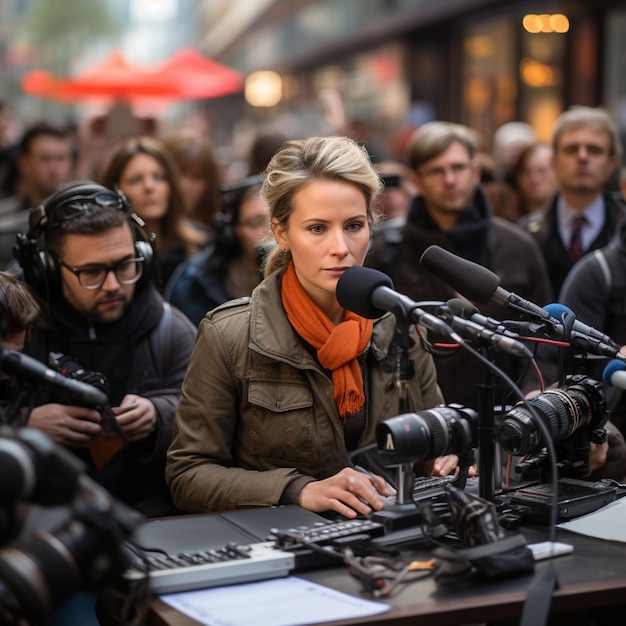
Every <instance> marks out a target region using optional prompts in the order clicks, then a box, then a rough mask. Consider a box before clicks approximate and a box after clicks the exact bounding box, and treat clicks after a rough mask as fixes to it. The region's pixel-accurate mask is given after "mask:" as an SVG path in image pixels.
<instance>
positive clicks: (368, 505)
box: [299, 467, 393, 519]
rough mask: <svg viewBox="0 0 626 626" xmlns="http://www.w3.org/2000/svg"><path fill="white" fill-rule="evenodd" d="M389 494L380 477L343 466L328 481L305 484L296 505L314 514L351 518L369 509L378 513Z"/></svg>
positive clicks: (389, 491) (384, 482)
mask: <svg viewBox="0 0 626 626" xmlns="http://www.w3.org/2000/svg"><path fill="white" fill-rule="evenodd" d="M392 493H393V492H392V491H391V490H390V489H389V487H388V486H387V482H386V481H385V480H384V478H381V477H380V476H375V475H373V474H365V473H363V472H358V471H357V470H355V469H352V468H351V467H346V468H344V469H342V470H341V471H340V472H339V473H338V474H335V475H334V476H331V477H330V478H326V479H325V480H316V481H314V482H312V483H309V484H308V485H306V487H304V489H303V490H302V492H301V493H300V502H299V504H300V506H301V507H302V508H305V509H308V510H309V511H313V512H315V513H321V512H323V511H337V513H340V514H341V515H343V516H344V517H348V518H351V519H352V518H355V517H356V516H357V515H366V514H367V513H370V512H371V511H372V509H373V510H376V511H380V509H382V508H383V506H384V504H385V497H386V496H390V495H392Z"/></svg>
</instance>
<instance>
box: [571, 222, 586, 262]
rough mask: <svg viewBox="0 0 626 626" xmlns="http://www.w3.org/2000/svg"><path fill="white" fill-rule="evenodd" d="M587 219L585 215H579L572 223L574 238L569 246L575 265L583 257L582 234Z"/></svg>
mask: <svg viewBox="0 0 626 626" xmlns="http://www.w3.org/2000/svg"><path fill="white" fill-rule="evenodd" d="M586 223H587V218H586V217H585V216H584V215H577V216H576V217H575V218H574V219H573V221H572V238H571V239H570V244H569V256H570V258H571V259H572V261H573V262H574V263H575V262H576V261H578V259H580V257H581V256H582V255H583V241H582V232H583V228H584V227H585V224H586Z"/></svg>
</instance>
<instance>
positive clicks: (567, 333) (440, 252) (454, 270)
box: [420, 246, 626, 361]
mask: <svg viewBox="0 0 626 626" xmlns="http://www.w3.org/2000/svg"><path fill="white" fill-rule="evenodd" d="M420 263H421V264H422V265H423V266H424V267H425V268H426V269H428V270H429V271H431V272H432V273H433V274H435V276H438V277H439V278H441V279H442V280H444V281H445V282H446V283H448V284H449V285H450V286H451V287H453V288H454V289H455V290H456V291H458V292H459V293H460V294H462V295H463V296H465V297H466V298H468V299H469V300H471V301H472V302H477V303H478V304H486V303H487V302H489V301H491V302H494V303H496V304H500V305H504V306H506V307H508V308H509V309H512V310H514V311H516V312H517V313H518V314H521V315H523V316H524V317H526V318H530V319H531V320H534V321H536V322H539V323H540V325H535V326H534V329H535V331H536V332H539V333H540V334H541V335H542V336H544V337H545V338H549V339H555V340H562V341H568V342H569V343H570V344H571V345H572V346H573V347H574V348H579V349H582V350H586V351H588V352H591V353H593V354H597V355H600V356H606V357H609V358H613V359H618V360H625V361H626V357H624V356H623V355H622V354H620V352H619V346H618V345H617V344H616V343H615V341H613V340H612V339H611V338H610V337H608V336H607V335H605V334H603V333H602V332H600V331H599V330H597V329H595V328H593V327H591V326H588V325H587V324H584V323H583V322H581V321H579V320H577V319H575V315H574V313H573V312H572V311H571V310H570V309H568V308H567V307H566V306H564V305H562V304H549V305H547V306H546V307H544V308H542V307H540V306H538V305H537V304H535V303H533V302H530V301H529V300H525V299H524V298H522V297H520V296H518V295H517V294H515V293H512V292H510V291H507V290H506V289H503V288H502V287H500V277H499V276H498V275H497V274H495V273H494V272H492V271H491V270H489V269H487V268H486V267H483V266H482V265H479V264H478V263H474V262H472V261H468V260H467V259H463V258H461V257H459V256H457V255H455V254H452V253H451V252H449V251H448V250H444V249H443V248H440V247H439V246H430V247H429V248H427V249H426V250H425V251H424V254H423V255H422V257H421V259H420ZM480 318H481V321H479V319H478V318H474V317H473V315H472V319H473V320H474V321H476V322H477V323H482V324H484V325H485V326H486V327H487V328H490V329H492V330H494V322H495V329H498V328H499V327H500V325H501V323H498V322H497V321H495V320H492V319H491V318H482V316H480Z"/></svg>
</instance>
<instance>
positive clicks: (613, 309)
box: [559, 220, 626, 482]
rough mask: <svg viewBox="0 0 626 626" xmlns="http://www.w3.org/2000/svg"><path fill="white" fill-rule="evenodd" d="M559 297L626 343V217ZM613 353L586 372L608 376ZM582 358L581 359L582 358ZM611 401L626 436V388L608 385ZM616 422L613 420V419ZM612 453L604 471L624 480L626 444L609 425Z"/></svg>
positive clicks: (592, 362) (582, 261)
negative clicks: (605, 371) (607, 370)
mask: <svg viewBox="0 0 626 626" xmlns="http://www.w3.org/2000/svg"><path fill="white" fill-rule="evenodd" d="M559 302H561V303H562V304H564V305H565V306H567V307H569V308H570V309H571V310H572V311H573V312H574V313H575V315H576V318H577V319H578V320H580V321H582V322H584V323H585V324H587V325H589V326H592V327H593V328H595V329H597V330H599V331H601V332H602V333H604V334H605V335H608V336H609V337H610V338H611V339H613V340H614V341H615V342H616V343H617V344H618V345H620V346H623V345H626V220H622V221H621V223H620V224H619V226H618V230H617V236H616V237H614V238H613V240H612V241H611V242H610V243H609V244H608V245H606V246H603V247H602V248H600V249H598V250H596V251H594V252H592V253H591V254H586V255H585V256H584V257H583V258H582V259H580V261H578V263H576V264H575V265H574V267H573V268H572V270H571V271H570V273H569V274H568V275H567V278H566V279H565V282H564V283H563V288H562V289H561V293H560V295H559ZM571 356H572V355H571V353H569V351H568V352H565V354H564V355H563V362H564V363H565V364H566V369H567V371H574V368H575V367H577V362H576V361H571V360H570V359H569V358H568V357H571ZM609 360H610V359H609V358H598V357H592V358H590V359H589V360H588V361H587V362H586V363H585V364H584V368H585V373H586V374H587V375H588V376H590V377H591V378H593V379H595V380H598V381H602V378H603V376H602V374H603V370H604V368H605V367H606V366H607V364H608V363H609ZM578 362H580V361H578ZM604 390H605V392H606V395H607V399H608V402H609V407H610V420H611V423H612V424H614V425H615V427H616V428H617V429H619V431H620V434H621V436H622V437H624V436H626V394H625V393H624V391H622V390H621V389H619V388H618V387H612V386H607V385H605V386H604ZM609 426H610V425H609ZM609 444H610V448H609V457H608V459H607V464H606V466H605V467H604V468H602V473H601V474H600V472H598V474H599V475H598V477H610V478H615V479H617V480H619V481H620V482H621V481H622V480H623V479H624V478H625V477H626V445H625V444H624V442H623V440H621V439H620V438H617V437H616V435H615V433H613V432H612V431H611V428H610V427H609Z"/></svg>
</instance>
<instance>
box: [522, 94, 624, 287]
mask: <svg viewBox="0 0 626 626" xmlns="http://www.w3.org/2000/svg"><path fill="white" fill-rule="evenodd" d="M552 150H553V152H554V157H553V164H554V171H555V174H556V179H557V183H558V192H557V193H556V194H555V195H554V196H553V197H552V199H551V201H550V202H549V203H548V205H547V206H545V207H544V208H543V209H539V210H537V211H533V212H532V213H529V214H528V215H526V216H524V217H523V218H522V219H521V220H520V224H521V225H522V226H523V227H524V228H525V229H526V230H527V231H528V232H529V233H531V234H532V235H533V236H534V237H535V238H536V240H537V241H538V243H539V245H540V246H541V251H542V252H543V256H544V258H545V260H546V265H547V267H548V271H549V276H550V281H551V283H552V289H553V293H554V294H555V295H558V294H559V292H560V290H561V287H562V285H563V281H564V280H565V277H566V276H567V274H568V272H569V271H570V269H571V268H572V266H573V265H574V263H575V262H576V261H577V260H578V259H580V258H581V257H582V256H583V255H585V254H586V253H588V252H590V251H591V250H595V249H596V248H601V247H603V246H605V245H606V244H607V243H608V242H609V241H610V240H611V239H612V238H613V237H614V236H615V233H616V229H617V224H618V222H619V221H620V219H622V217H624V216H626V209H625V208H624V203H623V202H622V201H621V200H616V199H615V198H614V197H613V195H611V194H609V193H607V192H606V184H607V182H608V181H609V179H610V178H611V177H612V175H613V174H614V172H615V171H616V169H617V168H618V167H619V164H620V160H621V155H622V145H621V141H620V136H619V132H618V129H617V125H616V124H615V122H614V120H613V119H612V118H611V116H610V115H609V113H608V112H607V111H605V110H604V109H601V108H592V107H586V106H576V107H572V108H571V109H569V110H567V111H565V113H563V114H562V115H561V116H560V117H559V119H558V120H557V122H556V125H555V127H554V131H553V134H552Z"/></svg>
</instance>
